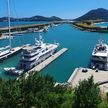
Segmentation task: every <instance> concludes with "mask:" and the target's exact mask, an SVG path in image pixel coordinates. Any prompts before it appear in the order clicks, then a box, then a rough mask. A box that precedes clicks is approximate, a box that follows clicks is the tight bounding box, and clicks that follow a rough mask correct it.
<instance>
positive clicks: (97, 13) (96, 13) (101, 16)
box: [75, 8, 108, 21]
mask: <svg viewBox="0 0 108 108" xmlns="http://www.w3.org/2000/svg"><path fill="white" fill-rule="evenodd" d="M75 20H76V21H84V20H102V21H108V10H107V9H104V8H98V9H94V10H91V11H89V12H88V13H86V14H85V15H83V16H81V17H79V18H76V19H75Z"/></svg>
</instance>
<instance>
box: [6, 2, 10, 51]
mask: <svg viewBox="0 0 108 108" xmlns="http://www.w3.org/2000/svg"><path fill="white" fill-rule="evenodd" d="M7 10H8V29H9V46H10V50H11V28H10V27H11V26H10V0H7Z"/></svg>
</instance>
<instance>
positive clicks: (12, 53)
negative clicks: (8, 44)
mask: <svg viewBox="0 0 108 108" xmlns="http://www.w3.org/2000/svg"><path fill="white" fill-rule="evenodd" d="M23 47H24V46H22V47H15V48H12V49H11V51H10V53H8V54H6V55H4V56H2V57H0V60H4V59H6V58H8V57H10V56H13V55H14V54H16V53H18V52H19V51H20V50H21V49H22V48H23Z"/></svg>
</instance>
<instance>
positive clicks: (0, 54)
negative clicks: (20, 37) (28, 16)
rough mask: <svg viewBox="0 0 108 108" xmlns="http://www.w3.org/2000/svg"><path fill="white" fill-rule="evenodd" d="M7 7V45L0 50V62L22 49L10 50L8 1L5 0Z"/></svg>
mask: <svg viewBox="0 0 108 108" xmlns="http://www.w3.org/2000/svg"><path fill="white" fill-rule="evenodd" d="M7 7H8V29H9V45H8V46H5V47H2V48H0V60H3V59H5V58H8V57H10V56H11V55H13V54H15V53H17V52H19V51H20V50H21V49H22V47H15V48H12V44H11V26H10V0H7Z"/></svg>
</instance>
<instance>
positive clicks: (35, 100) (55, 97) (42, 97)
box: [0, 73, 108, 108]
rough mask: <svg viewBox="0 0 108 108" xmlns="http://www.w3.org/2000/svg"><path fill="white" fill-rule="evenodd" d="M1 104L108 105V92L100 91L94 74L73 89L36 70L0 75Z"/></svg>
mask: <svg viewBox="0 0 108 108" xmlns="http://www.w3.org/2000/svg"><path fill="white" fill-rule="evenodd" d="M0 108H108V93H107V94H106V96H104V97H103V96H102V95H101V94H100V90H99V88H98V85H97V84H94V81H93V77H90V78H89V79H88V80H84V81H80V82H79V86H78V87H76V88H75V89H74V90H73V89H71V88H68V87H67V86H65V85H57V86H55V81H54V80H53V78H52V77H50V76H48V75H47V76H42V75H40V74H37V73H35V74H32V75H30V76H29V77H28V78H27V79H25V77H23V76H21V78H19V79H18V80H9V81H5V80H2V79H0Z"/></svg>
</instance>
